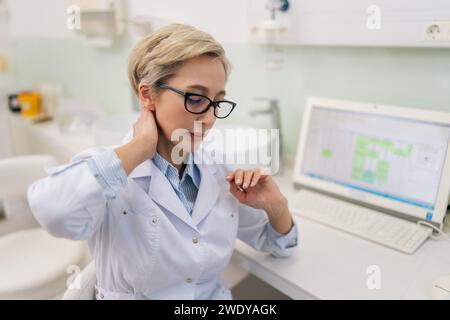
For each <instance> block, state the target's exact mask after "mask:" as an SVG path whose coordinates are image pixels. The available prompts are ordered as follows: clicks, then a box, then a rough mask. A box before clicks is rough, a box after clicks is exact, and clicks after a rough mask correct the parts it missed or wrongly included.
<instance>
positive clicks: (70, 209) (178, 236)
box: [28, 24, 297, 299]
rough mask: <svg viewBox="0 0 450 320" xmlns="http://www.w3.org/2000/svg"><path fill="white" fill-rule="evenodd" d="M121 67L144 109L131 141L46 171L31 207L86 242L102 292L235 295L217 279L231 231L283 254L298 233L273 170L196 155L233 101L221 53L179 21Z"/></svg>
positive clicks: (54, 229) (60, 232)
mask: <svg viewBox="0 0 450 320" xmlns="http://www.w3.org/2000/svg"><path fill="white" fill-rule="evenodd" d="M128 68H129V70H128V72H129V79H130V82H131V85H132V87H133V89H134V91H135V93H136V94H137V96H138V97H139V101H140V104H141V107H142V108H141V112H140V115H139V117H138V119H137V120H136V122H135V124H134V126H133V130H132V134H131V135H130V137H129V138H128V139H127V140H126V141H125V142H124V143H123V144H122V145H120V146H115V147H111V148H93V149H89V150H87V151H84V152H82V153H80V154H78V155H77V156H75V157H74V158H73V159H72V161H71V162H70V163H69V164H66V165H63V166H60V167H56V168H51V169H50V170H49V171H48V172H49V174H50V175H49V176H48V177H46V178H44V179H41V180H38V181H36V182H35V183H33V184H32V185H31V186H30V188H29V190H28V201H29V203H30V206H31V208H32V211H33V213H34V215H35V216H36V218H37V220H38V221H39V222H40V223H41V225H42V226H43V227H44V228H46V229H47V230H48V231H49V232H50V233H51V234H52V235H54V236H57V237H65V238H70V239H76V240H88V244H89V248H90V251H91V253H92V256H93V259H94V261H95V266H96V273H97V285H96V297H97V298H98V299H127V298H130V299H230V298H231V294H230V291H229V290H228V289H227V288H226V287H225V285H224V284H223V282H222V281H221V280H220V278H219V276H220V274H221V273H222V271H223V270H224V269H225V268H226V266H227V264H228V262H229V260H230V257H231V254H232V252H233V249H234V242H235V239H236V238H239V239H241V240H243V241H244V242H246V243H248V244H249V245H251V246H252V247H254V248H255V249H257V250H262V251H265V252H270V253H272V254H273V255H275V256H279V257H285V256H288V255H290V254H291V251H292V248H293V247H295V246H296V244H297V229H296V226H295V225H294V224H293V220H292V217H291V214H290V213H289V210H288V206H287V200H286V198H285V197H284V196H283V195H282V194H281V193H280V191H279V189H278V187H277V186H276V184H275V182H274V181H273V179H272V178H271V177H270V176H264V175H262V174H261V173H260V172H259V171H257V170H253V171H251V170H247V171H244V170H239V169H237V170H233V171H229V170H227V167H225V166H224V165H220V164H218V163H215V162H214V161H212V162H210V161H205V160H203V161H201V162H200V161H198V159H197V158H198V157H196V151H195V145H197V142H198V141H201V139H202V138H203V136H204V132H205V131H207V130H208V129H210V128H211V127H212V126H213V124H214V122H215V121H216V117H219V118H223V117H226V116H228V115H229V113H231V111H232V109H233V107H234V105H235V104H234V103H233V102H230V101H228V100H225V98H224V96H225V89H224V88H225V83H226V79H227V76H228V72H229V65H228V62H227V59H226V57H225V52H224V50H223V48H222V46H221V45H220V44H218V43H217V42H216V41H215V40H214V39H213V38H212V37H211V36H210V35H209V34H207V33H204V32H202V31H200V30H197V29H195V28H193V27H190V26H186V25H178V24H175V25H170V26H167V27H164V28H162V29H160V30H158V31H156V32H154V33H152V34H150V35H149V36H147V37H146V38H144V39H143V40H141V41H140V42H139V43H138V44H137V45H136V46H135V48H134V49H133V50H132V52H131V55H130V57H129V66H128ZM194 123H197V124H199V123H200V124H201V128H200V129H201V130H194ZM180 129H182V130H185V131H186V132H188V133H189V134H188V138H189V145H190V146H194V147H193V152H184V153H183V152H182V158H183V159H184V160H185V161H183V162H181V163H180V161H175V160H176V159H174V154H175V153H174V152H173V151H174V149H175V146H176V145H177V144H176V143H175V142H174V141H172V139H171V137H172V134H173V133H174V132H175V131H176V130H180ZM199 131H200V132H199ZM207 162H208V163H207Z"/></svg>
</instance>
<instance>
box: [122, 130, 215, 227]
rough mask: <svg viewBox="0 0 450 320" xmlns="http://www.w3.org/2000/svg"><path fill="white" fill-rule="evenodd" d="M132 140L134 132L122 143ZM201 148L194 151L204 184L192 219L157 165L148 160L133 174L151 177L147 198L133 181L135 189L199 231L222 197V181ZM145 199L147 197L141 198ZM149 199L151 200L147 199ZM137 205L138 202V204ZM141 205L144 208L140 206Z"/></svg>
mask: <svg viewBox="0 0 450 320" xmlns="http://www.w3.org/2000/svg"><path fill="white" fill-rule="evenodd" d="M132 137H133V129H130V131H129V132H128V134H127V136H126V137H125V138H124V139H123V141H122V143H127V142H129V141H130V140H131V139H132ZM201 152H202V149H201V148H199V149H198V150H197V151H195V152H194V157H193V158H194V163H195V164H196V165H197V167H198V168H199V170H200V175H201V182H200V188H199V190H198V193H197V199H196V201H195V204H194V208H193V210H192V216H191V215H190V214H189V213H188V211H187V210H186V208H185V207H184V206H183V204H182V203H181V200H180V199H179V198H178V196H177V195H176V193H175V191H174V190H173V188H172V186H171V185H170V182H169V181H168V180H167V178H166V177H165V176H164V174H163V173H162V172H161V171H160V170H159V169H158V168H157V167H156V165H155V164H154V163H153V161H151V159H148V160H146V161H144V162H143V163H141V164H140V165H138V166H137V167H136V168H135V169H134V170H133V171H132V172H131V173H130V175H129V176H130V177H131V178H137V177H146V176H150V187H149V191H148V195H147V194H146V193H145V191H144V190H142V188H140V187H139V186H138V185H137V183H136V182H135V181H134V179H131V181H132V184H133V189H134V188H136V189H138V191H135V192H143V193H144V194H146V195H147V196H150V198H151V199H152V200H153V201H154V202H156V203H158V204H159V205H160V206H162V207H164V208H165V209H166V210H168V211H169V212H171V213H172V214H174V215H176V216H177V217H178V218H179V219H181V220H183V221H184V222H185V223H187V224H188V225H189V226H191V227H193V228H194V229H196V230H197V227H196V226H197V225H198V224H199V223H200V222H201V221H202V220H203V218H205V217H206V216H207V215H208V213H209V212H210V211H211V209H212V208H213V207H214V205H215V203H216V201H217V198H218V195H219V191H220V188H219V181H218V179H217V177H216V173H217V166H216V165H215V163H214V162H213V161H211V159H210V158H207V157H206V155H203V154H201ZM138 198H144V199H145V197H138ZM145 200H148V199H145ZM136 205H138V203H136ZM140 205H145V203H141V204H140Z"/></svg>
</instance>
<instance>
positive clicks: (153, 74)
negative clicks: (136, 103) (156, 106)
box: [128, 24, 230, 95]
mask: <svg viewBox="0 0 450 320" xmlns="http://www.w3.org/2000/svg"><path fill="white" fill-rule="evenodd" d="M201 55H209V56H212V57H216V58H217V59H219V61H220V62H222V64H223V67H224V69H225V76H226V77H228V74H229V72H230V63H229V61H228V59H227V58H226V56H225V50H224V49H223V47H222V46H221V45H220V44H219V43H218V42H217V41H216V40H215V39H214V38H213V37H212V36H211V35H210V34H208V33H206V32H203V31H200V30H198V29H196V28H194V27H192V26H189V25H184V24H171V25H168V26H166V27H163V28H161V29H158V30H156V31H155V32H152V33H151V34H149V35H148V36H146V37H145V38H144V39H142V40H140V41H139V42H138V43H137V44H136V45H135V47H134V48H133V50H132V51H131V53H130V56H129V58H128V78H129V80H130V83H131V86H132V87H133V90H134V92H135V93H136V94H137V95H138V94H139V93H138V88H139V84H140V83H141V82H143V83H145V84H146V85H148V86H149V87H151V88H152V89H153V90H154V91H157V89H158V88H157V87H156V83H157V82H158V81H165V80H167V79H169V78H170V77H172V76H173V75H175V73H176V71H177V67H178V66H179V65H180V64H181V63H182V62H184V61H186V60H188V59H191V58H195V57H198V56H201Z"/></svg>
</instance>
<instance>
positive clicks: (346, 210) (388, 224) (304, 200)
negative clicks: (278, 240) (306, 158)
mask: <svg viewBox="0 0 450 320" xmlns="http://www.w3.org/2000/svg"><path fill="white" fill-rule="evenodd" d="M290 202H291V208H292V210H293V212H294V213H295V214H296V215H297V216H300V217H304V218H307V219H310V220H314V221H316V222H319V223H321V224H324V225H327V226H330V227H333V228H336V229H339V230H342V231H345V232H348V233H350V234H353V235H356V236H358V237H361V238H364V239H367V240H371V241H373V242H376V243H379V244H381V245H384V246H386V247H389V248H393V249H396V250H399V251H401V252H404V253H408V254H412V253H413V252H414V251H416V249H417V248H418V247H419V246H420V245H421V244H422V243H423V242H424V241H425V240H426V239H427V238H428V236H429V235H430V234H431V231H432V230H431V228H426V227H424V226H419V225H418V224H416V223H413V222H410V221H406V220H403V219H400V218H396V217H393V216H390V215H387V214H383V213H381V212H378V211H376V210H371V209H368V208H365V207H362V206H358V205H356V204H352V203H349V202H346V201H343V200H339V199H335V198H332V197H328V196H326V195H322V194H320V193H316V192H313V191H309V190H305V189H302V190H301V191H299V192H298V193H297V194H296V196H294V197H293V199H292V200H291V201H290Z"/></svg>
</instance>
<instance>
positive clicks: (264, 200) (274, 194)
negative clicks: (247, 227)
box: [226, 169, 286, 211]
mask: <svg viewBox="0 0 450 320" xmlns="http://www.w3.org/2000/svg"><path fill="white" fill-rule="evenodd" d="M226 179H227V181H228V182H229V183H230V192H231V194H232V195H233V196H234V197H235V198H236V199H238V200H239V202H240V203H243V204H245V205H248V206H250V207H252V208H255V209H264V210H266V211H269V210H271V209H273V208H275V207H279V206H280V205H284V204H285V202H286V199H285V197H284V196H283V194H282V193H281V192H280V190H279V189H278V186H277V184H276V183H275V181H274V180H273V178H272V177H271V176H270V175H267V174H263V173H262V172H261V170H259V169H255V170H242V169H237V170H235V171H232V172H230V173H229V174H228V175H227V177H226Z"/></svg>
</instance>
